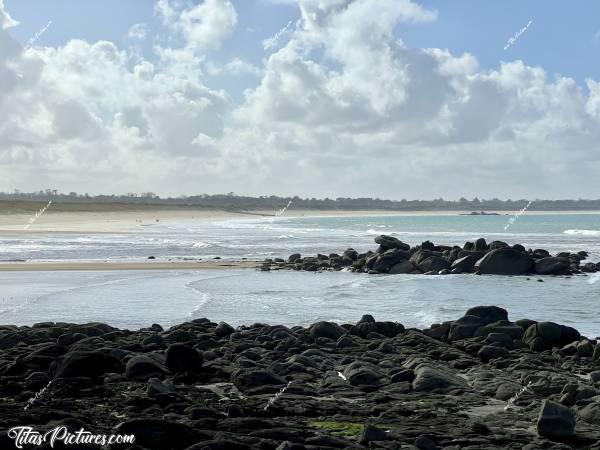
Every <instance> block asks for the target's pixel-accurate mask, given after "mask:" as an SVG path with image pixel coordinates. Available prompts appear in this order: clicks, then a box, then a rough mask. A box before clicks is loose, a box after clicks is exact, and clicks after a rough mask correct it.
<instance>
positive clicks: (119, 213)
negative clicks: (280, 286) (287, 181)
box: [0, 207, 600, 234]
mask: <svg viewBox="0 0 600 450" xmlns="http://www.w3.org/2000/svg"><path fill="white" fill-rule="evenodd" d="M517 212H518V211H502V212H499V214H500V215H506V216H511V215H514V214H516V213H517ZM469 213H470V211H386V210H368V211H339V210H294V209H290V210H288V211H287V212H286V214H285V216H284V217H285V218H292V217H357V216H457V215H460V214H469ZM543 214H600V211H528V212H527V215H543ZM32 217H33V214H31V213H29V214H24V213H21V212H19V213H11V212H2V211H0V233H4V234H15V233H17V234H27V233H130V232H135V231H138V230H142V229H144V228H145V227H148V226H152V225H155V224H157V223H185V222H188V221H195V222H197V221H215V220H228V219H249V218H253V217H255V218H257V219H258V218H261V217H263V218H264V217H274V213H273V211H247V212H246V211H240V212H231V211H223V210H204V209H185V208H182V209H161V208H156V209H148V208H146V209H141V210H112V211H111V210H107V211H97V212H90V211H80V212H71V211H52V207H51V208H49V209H48V210H47V212H46V213H45V214H43V215H42V216H40V217H39V218H37V219H36V220H35V222H34V223H33V224H32V225H30V227H29V228H28V229H27V230H25V229H24V228H25V226H26V225H27V224H28V223H29V221H30V219H31V218H32Z"/></svg>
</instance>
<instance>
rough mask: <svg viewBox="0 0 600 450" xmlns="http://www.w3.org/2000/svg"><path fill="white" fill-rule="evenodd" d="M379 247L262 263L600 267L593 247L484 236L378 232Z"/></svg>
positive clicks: (373, 270) (489, 270) (516, 270)
mask: <svg viewBox="0 0 600 450" xmlns="http://www.w3.org/2000/svg"><path fill="white" fill-rule="evenodd" d="M375 243H377V244H379V247H378V248H377V249H376V250H375V251H368V252H366V253H358V252H357V251H356V250H354V249H352V248H349V249H347V250H346V251H344V252H343V253H342V254H341V255H340V254H337V253H332V254H329V255H323V254H318V255H316V256H309V257H302V255H300V254H299V253H295V254H293V255H291V256H290V257H289V258H288V260H287V261H286V260H284V259H281V258H275V259H266V260H265V261H264V262H263V264H262V266H261V269H262V270H264V271H268V270H277V269H293V270H305V271H311V272H316V271H324V270H344V269H345V270H352V271H353V272H365V273H370V274H383V273H387V274H425V275H448V274H461V273H474V274H478V275H527V274H532V275H534V274H537V275H572V274H580V273H593V272H597V271H600V263H597V264H596V263H593V262H585V263H584V262H583V261H585V260H586V259H587V257H588V253H587V252H585V251H578V252H575V253H570V252H560V253H558V254H556V255H554V256H553V255H551V254H550V252H548V251H547V250H544V249H535V250H532V249H528V250H526V249H525V247H524V246H522V245H520V244H515V245H512V246H510V245H508V244H507V243H506V242H502V241H493V242H490V243H489V244H488V243H487V242H486V240H485V239H484V238H479V239H477V241H475V242H467V243H465V245H463V246H462V247H459V246H453V247H450V246H448V245H435V244H433V243H432V242H429V241H426V242H423V243H422V244H421V245H417V246H415V247H411V246H410V245H408V244H406V243H404V242H402V241H400V240H399V239H397V238H395V237H393V236H386V235H381V236H378V237H376V238H375Z"/></svg>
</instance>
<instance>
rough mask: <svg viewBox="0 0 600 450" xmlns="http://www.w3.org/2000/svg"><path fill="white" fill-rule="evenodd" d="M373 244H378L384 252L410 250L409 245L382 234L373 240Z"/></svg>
mask: <svg viewBox="0 0 600 450" xmlns="http://www.w3.org/2000/svg"><path fill="white" fill-rule="evenodd" d="M375 243H377V244H379V245H380V246H381V247H382V249H385V250H389V249H392V248H397V249H400V250H406V251H408V250H410V245H408V244H405V243H404V242H402V241H400V240H399V239H397V238H395V237H393V236H386V235H384V234H382V235H381V236H377V237H376V238H375Z"/></svg>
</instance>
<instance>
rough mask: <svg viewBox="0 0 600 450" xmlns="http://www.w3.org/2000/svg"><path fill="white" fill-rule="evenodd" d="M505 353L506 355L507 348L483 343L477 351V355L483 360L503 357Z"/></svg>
mask: <svg viewBox="0 0 600 450" xmlns="http://www.w3.org/2000/svg"><path fill="white" fill-rule="evenodd" d="M506 355H508V350H506V349H505V348H503V347H497V346H495V345H484V346H483V347H481V349H479V351H478V352H477V356H479V357H480V358H481V360H482V361H483V362H488V361H489V360H491V359H496V358H503V357H505V356H506Z"/></svg>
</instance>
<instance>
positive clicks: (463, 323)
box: [448, 315, 485, 341]
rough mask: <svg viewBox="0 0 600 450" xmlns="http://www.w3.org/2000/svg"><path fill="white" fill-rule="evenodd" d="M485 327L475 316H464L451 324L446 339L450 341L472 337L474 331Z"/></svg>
mask: <svg viewBox="0 0 600 450" xmlns="http://www.w3.org/2000/svg"><path fill="white" fill-rule="evenodd" d="M484 325H485V322H484V321H483V320H481V318H479V317H477V316H470V315H466V316H463V317H461V318H460V319H458V320H455V321H454V322H452V325H450V332H449V334H448V338H449V339H450V340H451V341H457V340H460V339H465V338H470V337H473V335H474V334H475V331H476V330H477V329H479V328H481V327H482V326H484Z"/></svg>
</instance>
